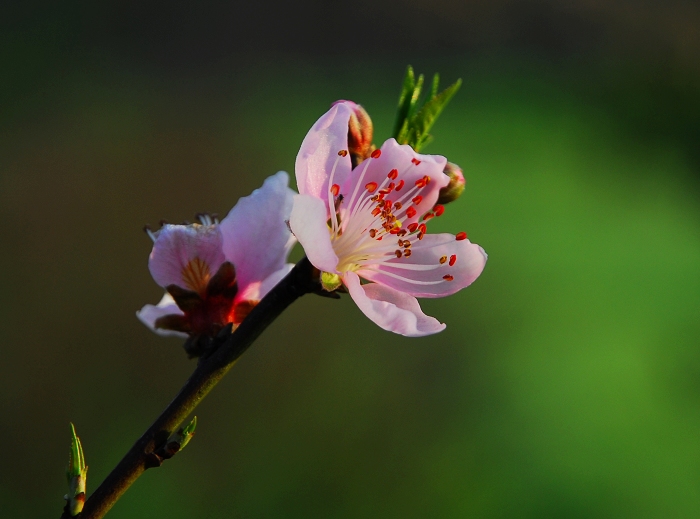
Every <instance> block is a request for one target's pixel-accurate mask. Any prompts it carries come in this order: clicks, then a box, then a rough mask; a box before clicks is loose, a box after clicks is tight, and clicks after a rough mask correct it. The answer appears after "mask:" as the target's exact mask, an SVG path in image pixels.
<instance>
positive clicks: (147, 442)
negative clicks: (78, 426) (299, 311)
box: [62, 258, 321, 519]
mask: <svg viewBox="0 0 700 519" xmlns="http://www.w3.org/2000/svg"><path fill="white" fill-rule="evenodd" d="M320 290H321V289H320V285H319V283H318V271H316V270H315V269H314V267H313V266H312V265H311V263H309V261H308V260H307V259H306V258H304V259H302V260H301V261H299V263H297V264H296V266H295V267H294V268H293V269H292V271H291V272H290V273H289V274H288V275H287V276H286V277H285V278H284V279H283V280H282V281H280V283H279V284H278V285H277V286H276V287H275V288H273V289H272V290H271V291H270V292H269V293H268V294H267V295H266V296H265V297H264V298H263V299H262V301H260V303H259V304H258V305H257V306H256V307H255V308H254V309H253V310H252V311H251V312H250V314H249V315H248V317H247V318H246V319H245V320H244V321H243V322H242V323H241V325H240V326H239V327H238V328H237V329H236V330H235V331H234V332H233V333H232V334H230V335H229V336H228V337H226V338H225V339H224V342H223V344H221V345H220V346H219V347H218V348H217V349H216V350H215V351H214V352H213V353H212V354H211V355H210V356H209V357H207V358H202V359H200V362H199V364H198V366H197V368H196V369H195V370H194V373H192V375H191V376H190V378H189V380H188V381H187V382H186V383H185V385H184V386H183V387H182V389H181V390H180V392H179V393H178V394H177V396H176V397H175V399H174V400H173V401H172V402H171V403H170V405H168V407H167V408H166V409H165V411H163V412H162V413H161V415H160V416H159V417H158V418H156V420H155V422H153V424H152V425H151V426H150V427H149V428H148V430H147V431H146V432H145V433H144V434H143V436H141V438H139V440H138V441H137V442H136V443H135V444H134V446H133V447H131V449H129V452H127V453H126V455H125V456H124V458H122V460H121V461H120V462H119V464H118V465H117V466H116V467H115V468H114V470H112V472H111V473H110V474H109V475H108V476H107V478H106V479H105V480H104V481H103V482H102V484H101V485H100V486H99V487H98V488H97V489H96V490H95V491H94V492H93V493H92V495H91V496H90V497H89V498H88V499H87V501H86V502H85V507H84V508H83V511H82V513H81V514H80V515H79V516H78V517H79V519H99V518H101V517H104V515H105V514H106V513H107V512H108V511H109V509H110V508H112V506H113V505H114V503H116V502H117V500H118V499H119V498H120V497H121V496H122V494H124V492H126V490H127V489H128V488H129V487H130V486H131V484H132V483H133V482H134V481H136V479H137V478H138V477H139V476H140V475H141V474H143V473H144V472H145V471H146V469H148V468H151V467H154V466H158V464H155V463H153V461H152V460H153V458H154V456H153V454H152V453H153V452H154V451H156V450H157V449H159V448H160V447H161V446H162V445H163V444H164V442H166V441H167V440H168V438H169V437H170V435H171V434H172V433H173V431H175V429H176V428H177V427H178V426H179V425H180V424H181V423H182V422H183V421H184V420H185V418H187V416H188V415H189V414H190V413H191V412H192V411H193V410H194V408H195V407H197V405H198V404H199V403H200V402H201V401H202V400H203V399H204V397H205V396H206V395H207V394H208V393H209V391H211V390H212V388H213V387H214V386H215V385H216V384H217V383H218V382H219V380H221V378H222V377H223V376H224V375H225V374H226V373H227V372H228V370H229V369H231V367H232V366H233V364H234V363H235V361H236V360H237V359H238V358H239V357H240V356H241V355H242V354H243V353H244V352H245V351H246V350H247V349H248V347H249V346H250V345H251V344H252V343H253V341H255V339H257V338H258V336H259V335H260V334H261V333H262V332H263V331H264V330H265V328H267V327H268V326H269V325H270V324H271V323H272V321H274V320H275V319H276V318H277V316H279V315H280V314H281V313H282V311H284V309H285V308H287V307H288V306H289V305H290V304H292V303H293V302H294V301H295V300H296V299H297V298H299V297H301V296H302V295H304V294H308V293H311V292H319V293H320ZM67 517H68V516H67V515H66V514H65V513H64V515H63V516H62V518H67Z"/></svg>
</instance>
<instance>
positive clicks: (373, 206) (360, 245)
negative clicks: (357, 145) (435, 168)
mask: <svg viewBox="0 0 700 519" xmlns="http://www.w3.org/2000/svg"><path fill="white" fill-rule="evenodd" d="M346 153H347V152H346V151H345V150H341V151H340V152H338V155H339V158H340V157H344V156H345V154H346ZM380 156H381V150H375V151H374V152H372V155H371V156H370V158H369V159H368V160H366V161H364V162H363V163H362V165H361V166H360V167H361V168H362V171H361V173H360V177H359V179H358V182H357V183H356V184H355V189H354V191H353V192H352V193H351V194H350V196H349V197H348V196H346V195H345V194H343V193H340V186H339V185H338V184H334V183H333V177H334V174H335V169H336V166H337V164H338V160H339V159H337V160H336V163H335V165H334V166H333V169H332V171H331V175H330V178H329V183H328V204H329V208H330V212H331V218H330V224H329V231H330V234H331V243H332V245H333V250H334V251H335V253H336V255H337V256H338V267H337V271H338V272H339V273H340V274H342V273H344V272H348V271H355V270H359V269H361V268H363V267H364V266H366V265H369V264H372V265H377V264H381V263H384V262H386V261H389V260H393V261H392V264H394V265H395V264H396V259H397V258H410V257H411V255H412V254H413V252H412V251H413V250H414V248H415V247H414V245H415V244H416V239H417V240H422V239H423V236H424V235H425V233H426V231H427V228H426V222H427V221H428V220H430V219H431V218H433V217H435V216H440V215H441V214H442V213H443V211H444V207H443V206H441V205H436V206H435V207H433V208H432V209H431V210H429V211H427V212H426V213H425V214H423V215H422V216H421V217H420V218H418V219H416V218H415V217H416V215H417V214H418V211H420V210H425V205H424V204H423V206H422V209H419V206H421V203H422V202H423V196H422V195H421V193H422V192H423V191H424V190H425V188H426V187H427V186H428V185H429V184H430V181H431V179H430V177H429V176H427V175H426V176H423V177H421V178H419V179H417V180H415V181H414V182H412V183H411V185H409V184H408V183H407V182H406V181H405V178H402V177H405V176H406V173H407V172H408V171H410V168H414V167H416V166H418V165H419V164H420V160H418V159H416V158H414V159H412V160H411V163H410V164H409V165H408V166H407V167H406V168H405V170H404V171H402V172H399V170H398V169H392V170H390V171H389V172H388V173H387V175H386V177H385V178H384V179H383V181H382V183H381V184H379V183H377V182H374V181H371V182H367V183H364V178H365V175H366V173H367V169H368V168H369V166H370V164H371V162H372V159H378V158H379V157H380ZM409 222H410V223H409Z"/></svg>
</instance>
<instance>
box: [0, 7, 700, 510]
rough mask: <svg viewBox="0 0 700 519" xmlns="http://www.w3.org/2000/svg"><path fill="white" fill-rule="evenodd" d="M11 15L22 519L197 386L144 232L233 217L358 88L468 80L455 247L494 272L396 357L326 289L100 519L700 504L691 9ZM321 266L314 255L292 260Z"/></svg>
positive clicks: (8, 222) (3, 295) (2, 191)
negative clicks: (198, 217) (167, 323)
mask: <svg viewBox="0 0 700 519" xmlns="http://www.w3.org/2000/svg"><path fill="white" fill-rule="evenodd" d="M430 5H431V6H429V5H428V4H427V3H425V4H424V3H422V2H417V1H408V2H405V3H402V4H397V3H391V2H388V1H380V2H369V1H366V0H359V1H357V2H353V3H340V2H320V1H301V2H294V3H289V4H288V5H286V4H285V5H277V4H271V3H266V2H257V3H255V4H254V5H244V4H238V3H235V2H234V3H229V4H216V5H215V4H209V5H206V6H204V4H197V6H196V7H195V5H194V4H191V3H185V2H174V3H173V2H169V3H164V2H160V3H159V2H155V3H137V2H130V1H126V2H106V3H99V4H98V3H94V4H87V3H71V2H60V3H56V2H54V3H46V2H44V3H42V2H22V3H20V2H11V3H9V4H6V5H4V6H3V7H2V11H3V13H2V15H1V16H0V67H1V69H2V71H3V72H2V76H3V79H2V81H0V217H2V222H3V225H2V226H0V244H2V246H1V247H0V330H1V331H2V354H3V360H2V361H1V362H0V406H1V407H0V410H1V411H2V412H1V413H0V430H1V431H2V437H3V447H4V448H3V449H2V451H3V453H2V467H3V468H2V470H0V510H1V511H2V512H1V513H0V515H2V516H3V517H58V516H59V515H60V513H61V508H62V506H63V501H62V496H63V494H64V493H65V492H66V485H65V480H64V467H65V464H66V461H67V455H68V439H69V428H68V422H69V421H73V422H74V423H75V424H76V427H77V430H78V434H79V435H80V436H81V438H82V441H83V445H84V448H85V452H86V456H87V462H88V465H89V467H90V471H89V473H88V476H89V477H88V490H89V491H91V490H94V489H95V488H96V486H97V485H98V484H99V482H100V481H101V480H102V479H103V478H104V477H105V475H106V474H107V473H108V472H109V471H110V470H111V469H112V467H113V466H114V465H115V464H116V463H117V461H118V460H119V459H120V457H121V456H122V455H123V454H124V453H125V452H126V450H127V449H128V448H129V447H130V446H131V445H132V443H133V442H134V441H135V440H136V438H138V436H139V435H140V434H141V433H142V432H143V430H145V428H146V427H147V426H148V425H149V424H150V422H151V421H152V420H153V418H155V416H156V415H157V414H158V413H159V412H160V411H161V410H162V409H163V408H164V407H165V405H166V404H167V403H168V402H169V401H170V399H171V398H172V396H174V394H175V393H176V391H177V390H178V389H179V387H180V386H181V385H182V383H183V382H184V380H185V379H186V377H187V376H188V375H189V373H190V372H191V371H192V369H194V366H195V364H194V362H193V361H188V360H187V359H186V356H185V354H184V352H183V351H182V349H181V347H180V343H179V342H178V341H177V340H174V339H163V338H160V337H157V336H155V335H154V334H152V333H150V332H149V331H148V330H147V329H146V328H145V327H143V326H142V325H141V324H140V323H139V322H138V321H137V320H136V318H135V317H134V312H135V311H136V310H137V309H139V308H140V307H141V306H142V305H143V304H145V303H149V302H150V303H155V302H157V301H158V299H159V298H160V296H161V289H160V288H159V287H158V286H156V285H155V283H154V282H153V281H152V280H151V278H150V275H149V273H148V269H147V256H148V253H149V251H150V245H151V242H150V240H149V239H148V237H147V236H146V235H145V234H143V233H142V231H141V228H142V226H143V225H144V224H146V223H150V224H152V225H157V223H158V222H159V221H160V220H161V219H166V220H169V221H181V220H184V219H191V218H192V216H193V215H194V213H196V212H198V211H211V212H218V213H219V214H221V215H224V214H225V213H226V212H227V211H228V210H229V209H230V208H231V207H232V205H233V204H234V203H235V202H236V200H237V199H238V198H239V197H240V196H245V195H247V194H249V193H250V191H251V190H252V189H254V188H255V187H257V186H259V185H260V184H261V182H262V180H263V179H264V178H265V177H266V176H268V175H270V174H273V173H275V172H276V171H278V170H280V169H284V170H287V171H290V172H292V171H293V165H294V158H295V155H296V152H297V150H298V147H299V145H300V143H301V141H302V139H303V137H304V135H305V133H306V131H307V130H308V128H309V127H310V126H311V124H312V123H313V122H314V121H315V120H316V119H317V118H318V117H319V116H320V115H321V114H322V113H323V112H324V111H325V110H326V109H327V108H328V106H329V104H330V103H331V102H332V101H334V100H336V99H352V100H355V101H356V102H359V103H361V104H363V105H364V106H365V107H366V108H367V110H368V111H369V113H370V114H371V115H372V117H373V119H374V122H375V125H376V133H375V135H376V140H377V141H379V142H381V141H382V140H383V139H384V138H386V137H387V136H388V135H389V132H390V131H391V126H392V123H393V113H394V106H395V103H396V98H397V95H398V89H399V85H400V81H401V79H402V75H403V73H404V70H405V67H406V65H407V64H409V63H410V64H412V65H414V67H415V68H416V69H417V70H418V71H420V72H424V73H427V74H432V73H433V72H436V71H437V72H440V73H441V74H442V77H443V78H444V80H445V81H446V82H451V81H454V80H455V79H457V78H458V77H461V78H463V80H464V85H463V87H462V90H461V91H460V92H459V94H458V95H457V97H456V98H455V99H454V100H453V102H452V104H451V105H450V107H449V108H448V110H447V111H446V113H445V114H444V115H443V116H442V118H441V119H440V120H439V121H438V123H437V125H436V127H435V130H434V132H433V133H434V136H435V142H434V143H433V144H431V145H430V146H429V147H428V148H426V150H425V152H426V153H436V154H442V155H445V156H447V157H448V158H449V159H450V160H451V161H453V162H456V163H458V164H460V165H461V166H462V167H463V168H464V172H465V176H466V177H467V191H466V192H465V195H464V196H463V197H462V199H460V201H459V202H458V203H455V204H453V205H450V206H449V208H448V211H447V212H446V214H445V216H443V217H441V218H440V219H438V220H437V221H435V223H434V225H433V230H437V231H440V230H450V231H452V232H456V231H459V230H466V231H467V232H468V233H469V236H470V238H471V239H472V240H473V241H475V242H477V243H479V244H481V245H482V246H483V247H484V248H485V249H486V251H487V252H488V253H489V254H490V259H489V262H488V264H487V267H486V270H485V271H484V273H483V275H482V276H481V278H480V279H478V280H477V282H476V283H475V284H474V285H473V286H471V287H470V288H468V289H466V290H464V291H462V292H461V293H459V294H457V295H455V296H453V297H450V298H447V299H442V300H426V301H424V302H423V308H424V310H425V311H426V313H429V314H431V315H435V316H437V317H438V318H439V319H441V320H442V321H444V322H446V323H447V324H448V327H447V330H446V331H444V332H443V333H441V334H439V335H437V336H433V337H427V338H421V339H406V338H403V337H399V336H394V335H392V334H389V333H387V332H384V331H382V330H380V329H379V328H377V327H376V326H375V325H374V324H372V323H371V322H370V321H369V320H367V319H366V318H364V316H362V315H361V314H360V312H359V311H358V310H357V308H356V307H355V306H354V304H353V303H352V301H351V300H349V298H344V299H343V300H341V301H337V302H336V301H328V300H324V299H320V298H314V297H313V296H306V297H305V298H303V299H302V300H300V301H298V302H297V303H295V304H294V305H293V306H292V307H291V309H290V310H288V311H287V312H286V313H285V314H284V315H283V316H282V317H281V318H280V319H278V320H277V321H276V322H275V323H274V324H273V326H271V327H270V328H269V329H268V330H267V331H266V332H265V334H264V335H263V336H262V337H261V338H260V339H259V340H258V342H257V343H256V344H255V345H254V347H253V348H251V350H249V351H248V352H247V353H246V354H245V356H244V357H243V358H242V359H241V360H240V361H239V363H238V364H237V365H236V366H235V368H234V369H233V370H232V371H231V373H230V374H229V375H228V376H227V377H226V379H224V381H223V382H222V383H221V384H220V385H219V386H218V387H217V388H216V389H215V391H214V392H213V393H212V394H211V395H210V396H209V397H208V398H207V399H206V400H205V401H204V403H203V404H202V405H201V406H200V407H199V408H198V410H197V415H198V417H199V429H198V432H197V436H196V438H195V440H194V441H193V442H192V443H191V444H190V446H188V447H187V449H186V450H185V451H184V452H183V453H182V454H180V455H178V456H176V457H175V458H174V459H173V460H171V461H169V462H167V463H166V464H165V465H164V467H162V468H160V469H157V470H151V471H148V472H147V473H146V474H145V475H144V476H143V477H142V478H141V479H140V480H138V481H137V483H136V484H135V485H134V486H133V487H132V488H131V489H130V490H129V492H128V493H127V494H126V495H125V496H124V497H123V498H122V500H121V501H120V502H119V503H118V504H117V505H116V506H115V507H114V509H113V510H112V511H111V512H110V514H109V517H111V518H114V519H118V518H134V517H157V518H159V517H164V518H165V517H167V518H169V519H180V518H183V519H184V518H192V517H197V518H200V517H201V518H210V519H215V518H216V519H218V518H229V517H241V518H269V517H333V518H341V517H343V518H345V517H347V518H351V517H353V518H354V517H401V518H404V517H421V518H423V517H446V518H451V517H478V518H482V517H484V518H491V517H494V518H510V517H527V518H549V517H552V518H558V517H562V518H579V517H581V518H588V517H591V518H593V517H595V518H600V517H610V518H642V517H654V518H657V517H698V516H700V348H699V346H700V341H699V340H698V337H699V332H700V317H699V315H698V314H699V310H700V269H699V267H700V204H699V203H698V202H699V197H700V189H699V187H700V185H699V183H700V148H699V147H698V144H699V138H700V96H699V94H700V65H699V64H700V36H699V34H698V30H699V29H698V28H700V8H699V7H698V5H697V4H696V3H694V2H685V1H680V0H674V1H670V2H661V1H652V0H650V1H646V2H632V1H623V0H617V1H613V2H607V3H602V2H592V1H587V0H575V1H572V2H566V3H564V2H548V1H530V0H524V1H517V2H514V1H507V0H495V1H493V2H485V1H470V2H456V1H451V0H436V1H434V2H432V3H431V4H430ZM299 255H300V252H299V251H296V252H295V257H296V258H298V257H299Z"/></svg>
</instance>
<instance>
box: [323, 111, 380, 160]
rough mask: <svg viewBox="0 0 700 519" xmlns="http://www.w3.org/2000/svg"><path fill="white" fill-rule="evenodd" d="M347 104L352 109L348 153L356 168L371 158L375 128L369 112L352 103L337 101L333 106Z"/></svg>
mask: <svg viewBox="0 0 700 519" xmlns="http://www.w3.org/2000/svg"><path fill="white" fill-rule="evenodd" d="M338 103H345V104H346V105H348V106H350V108H351V109H352V115H351V116H350V120H349V121H348V151H349V152H350V157H351V159H352V163H353V166H356V165H357V164H359V163H360V162H362V161H363V160H365V159H366V158H368V157H369V156H370V154H371V153H372V150H373V149H374V148H373V147H372V137H373V135H374V126H373V125H372V119H371V118H370V116H369V114H368V113H367V110H365V109H364V108H362V106H360V105H358V104H357V103H353V102H352V101H343V100H341V101H336V102H335V103H333V105H336V104H338Z"/></svg>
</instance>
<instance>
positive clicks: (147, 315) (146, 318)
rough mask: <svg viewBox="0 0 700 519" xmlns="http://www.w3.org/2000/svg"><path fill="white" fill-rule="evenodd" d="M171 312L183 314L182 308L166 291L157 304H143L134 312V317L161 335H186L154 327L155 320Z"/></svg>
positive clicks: (185, 335) (171, 313)
mask: <svg viewBox="0 0 700 519" xmlns="http://www.w3.org/2000/svg"><path fill="white" fill-rule="evenodd" d="M173 314H176V315H184V314H183V313H182V310H180V309H179V308H178V306H177V305H176V304H175V300H174V299H173V298H172V297H171V296H170V294H168V293H167V292H166V293H165V295H164V296H163V299H161V300H160V302H159V303H158V304H157V305H145V306H144V307H143V308H142V309H141V310H139V311H138V312H136V317H138V319H139V321H141V322H142V323H143V324H145V325H146V326H148V327H149V328H150V329H151V330H153V331H154V332H156V333H157V334H158V335H162V336H163V337H187V334H186V333H183V332H176V331H173V330H164V329H163V328H156V326H155V323H156V320H158V319H159V318H161V317H164V316H166V315H173Z"/></svg>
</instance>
